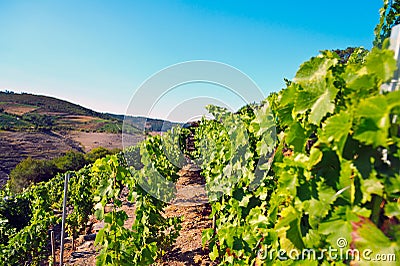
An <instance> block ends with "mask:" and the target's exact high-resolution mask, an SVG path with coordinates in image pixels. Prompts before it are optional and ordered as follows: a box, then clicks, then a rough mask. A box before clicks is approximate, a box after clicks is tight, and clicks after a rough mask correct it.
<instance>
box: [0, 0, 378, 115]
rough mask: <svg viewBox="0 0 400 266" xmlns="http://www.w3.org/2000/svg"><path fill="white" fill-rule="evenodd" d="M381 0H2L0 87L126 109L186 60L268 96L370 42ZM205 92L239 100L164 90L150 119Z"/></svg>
mask: <svg viewBox="0 0 400 266" xmlns="http://www.w3.org/2000/svg"><path fill="white" fill-rule="evenodd" d="M381 5H382V1H381V0H372V1H365V0H364V1H361V0H357V1H351V0H347V1H342V0H339V1H321V0H319V1H314V0H312V1H212V0H209V1H176V0H170V1H144V0H143V1H44V0H38V1H23V0H19V1H13V0H8V1H7V0H0V90H5V89H8V90H13V91H16V92H21V91H23V92H30V93H35V94H44V95H50V96H55V97H58V98H61V99H66V100H69V101H72V102H74V103H78V104H81V105H83V106H85V107H89V108H91V109H94V110H97V111H101V112H112V113H119V114H124V113H125V112H126V110H127V107H128V105H129V101H130V99H131V97H132V95H133V93H134V92H135V90H136V89H137V88H138V87H139V86H140V85H141V84H142V83H143V82H144V81H145V80H146V79H147V78H149V77H150V76H151V75H153V74H154V73H156V72H158V71H160V70H161V69H163V68H165V67H168V66H170V65H173V64H177V63H180V62H184V61H189V60H212V61H218V62H222V63H226V64H229V65H231V66H233V67H235V68H238V69H239V70H241V71H242V72H244V73H246V74H247V75H248V76H249V77H250V78H251V79H253V80H254V81H255V82H256V83H257V84H258V86H259V87H260V88H261V89H262V91H263V93H264V94H265V95H268V93H269V92H272V91H278V90H280V89H281V88H282V87H283V86H284V82H283V78H285V77H286V78H289V79H291V78H293V76H294V74H295V72H296V70H297V69H298V67H299V65H300V64H301V63H302V62H303V61H305V60H307V59H308V58H310V57H311V56H315V55H317V54H318V51H319V50H324V49H337V48H340V49H344V48H346V47H348V46H364V47H365V48H368V49H369V48H371V44H372V41H373V38H374V35H373V30H374V27H375V25H376V24H377V23H378V19H379V8H380V7H381ZM199 91H201V93H202V94H201V96H204V97H213V98H218V97H222V98H223V100H224V101H222V102H224V103H226V104H227V105H229V102H232V105H240V103H239V102H238V101H237V100H235V99H234V97H232V98H230V96H229V95H225V94H224V93H225V92H221V93H216V94H215V95H213V91H214V90H213V89H210V88H208V92H207V88H200V87H196V86H195V85H193V86H187V88H180V89H177V90H176V91H175V94H173V93H172V94H170V95H166V96H165V97H164V99H161V100H160V101H159V102H160V103H163V104H162V106H160V107H159V108H158V109H157V108H156V109H157V111H156V112H155V113H154V114H152V115H153V116H156V117H162V118H165V114H166V113H168V112H170V111H171V108H170V107H169V106H168V105H171V106H173V105H176V104H177V103H179V102H183V101H185V100H186V99H188V98H191V97H196V96H198V93H199ZM149 93H151V92H149ZM236 107H238V106H235V107H233V108H236ZM181 113H182V112H181ZM138 114H140V113H138ZM170 119H172V120H179V119H183V118H180V117H179V115H178V116H177V117H175V118H172V117H170Z"/></svg>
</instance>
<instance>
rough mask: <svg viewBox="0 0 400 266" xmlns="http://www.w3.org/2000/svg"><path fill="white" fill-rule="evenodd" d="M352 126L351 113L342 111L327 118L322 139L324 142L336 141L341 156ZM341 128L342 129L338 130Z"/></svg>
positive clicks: (321, 135)
mask: <svg viewBox="0 0 400 266" xmlns="http://www.w3.org/2000/svg"><path fill="white" fill-rule="evenodd" d="M351 126H352V120H351V114H350V113H349V112H344V111H342V112H340V113H338V114H335V115H333V116H331V117H329V118H328V119H326V121H325V123H324V125H323V128H322V131H321V134H320V139H319V140H320V141H321V142H324V143H330V142H332V141H333V142H334V144H335V147H336V150H337V151H338V156H341V154H342V152H343V148H344V144H345V142H346V139H347V136H348V135H349V133H350V130H351ZM338 129H340V130H338Z"/></svg>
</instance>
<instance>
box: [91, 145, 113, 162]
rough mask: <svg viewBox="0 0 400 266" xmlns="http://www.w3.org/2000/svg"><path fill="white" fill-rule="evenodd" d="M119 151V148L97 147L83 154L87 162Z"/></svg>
mask: <svg viewBox="0 0 400 266" xmlns="http://www.w3.org/2000/svg"><path fill="white" fill-rule="evenodd" d="M119 151H120V149H112V150H109V149H106V148H104V147H97V148H94V149H93V150H91V151H90V152H88V153H86V154H85V159H86V161H87V162H88V163H94V162H95V161H96V160H97V159H100V158H103V157H106V156H107V155H113V154H116V153H118V152H119Z"/></svg>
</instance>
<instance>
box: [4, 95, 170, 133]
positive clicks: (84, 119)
mask: <svg viewBox="0 0 400 266" xmlns="http://www.w3.org/2000/svg"><path fill="white" fill-rule="evenodd" d="M123 119H124V115H115V114H109V113H99V112H96V111H93V110H91V109H88V108H85V107H82V106H80V105H78V104H74V103H70V102H68V101H64V100H60V99H57V98H54V97H49V96H43V95H34V94H29V93H14V92H9V91H5V92H0V129H3V130H13V131H26V130H77V131H85V132H107V133H121V132H122V124H123ZM174 125H177V123H172V122H169V121H164V120H161V119H151V118H145V117H126V124H125V132H127V133H131V134H136V133H141V132H143V130H144V129H146V130H148V131H167V130H169V129H171V127H173V126H174Z"/></svg>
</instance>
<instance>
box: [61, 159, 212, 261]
mask: <svg viewBox="0 0 400 266" xmlns="http://www.w3.org/2000/svg"><path fill="white" fill-rule="evenodd" d="M179 175H180V178H179V180H178V181H177V184H176V188H177V194H176V198H175V199H174V200H173V201H172V202H171V204H170V205H169V206H168V207H167V208H166V210H165V215H166V216H167V217H175V216H183V217H184V218H183V221H182V229H181V231H180V234H179V237H178V238H177V240H176V242H175V243H174V245H173V246H172V247H171V248H170V250H168V252H167V253H166V254H165V255H164V256H163V257H162V258H161V259H160V260H159V261H157V262H156V263H154V264H153V265H154V266H164V265H165V266H166V265H168V266H169V265H171V266H178V265H179V266H181V265H199V266H206V265H213V264H212V263H211V261H210V259H209V258H208V249H207V248H205V249H203V247H202V243H201V234H202V231H203V230H204V229H207V228H210V227H211V226H212V222H211V220H210V218H209V215H210V212H211V208H210V205H209V204H208V203H207V196H206V193H205V190H204V178H203V177H202V176H201V175H200V169H199V168H198V167H197V166H196V165H195V164H193V163H192V162H189V164H187V165H186V166H185V167H183V168H182V170H181V171H180V172H179ZM134 208H135V207H134V205H133V204H129V203H128V202H125V201H124V204H123V209H124V210H125V211H126V212H127V214H128V216H129V217H130V219H129V220H128V223H126V224H125V226H126V227H127V228H130V227H131V226H132V223H133V219H134V217H133V216H134ZM102 226H103V224H102V223H101V222H100V223H99V222H98V223H95V224H93V225H92V226H91V227H92V228H91V233H92V235H88V236H89V237H90V236H91V237H92V238H88V236H85V238H86V240H85V239H84V238H83V237H81V238H80V240H78V241H77V243H76V244H77V248H76V250H75V251H74V252H72V251H71V250H70V249H71V243H70V242H69V243H67V245H66V251H65V259H64V263H65V264H66V265H74V266H83V265H95V262H96V256H97V254H98V252H97V251H96V248H95V247H94V246H93V242H94V237H95V235H94V234H95V233H97V232H98V231H99V230H100V229H101V228H102ZM57 255H58V254H57ZM58 258H59V257H58ZM58 258H57V260H58Z"/></svg>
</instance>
